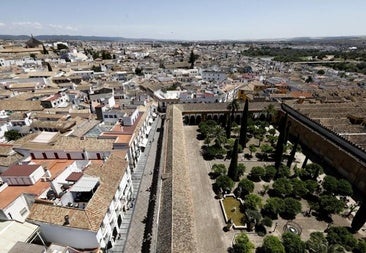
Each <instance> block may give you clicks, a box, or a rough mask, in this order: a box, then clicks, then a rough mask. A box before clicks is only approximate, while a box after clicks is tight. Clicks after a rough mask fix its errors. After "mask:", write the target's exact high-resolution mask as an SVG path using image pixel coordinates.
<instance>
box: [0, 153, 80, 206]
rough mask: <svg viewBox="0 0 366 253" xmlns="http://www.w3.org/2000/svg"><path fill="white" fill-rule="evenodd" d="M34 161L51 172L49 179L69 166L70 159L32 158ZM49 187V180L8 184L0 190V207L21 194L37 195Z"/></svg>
mask: <svg viewBox="0 0 366 253" xmlns="http://www.w3.org/2000/svg"><path fill="white" fill-rule="evenodd" d="M32 162H34V163H36V164H37V165H36V166H40V165H42V166H43V168H45V169H48V170H49V171H50V173H51V179H54V178H55V177H57V176H58V175H59V174H60V173H61V172H62V171H64V169H65V168H66V167H67V166H69V165H70V164H71V163H72V162H73V161H72V160H32ZM49 187H50V183H49V182H42V181H38V182H37V183H35V184H34V185H28V186H26V185H25V186H23V185H15V186H8V187H7V188H5V189H4V190H3V191H1V192H0V209H3V208H5V207H7V206H8V205H9V204H10V203H12V202H13V201H14V200H15V199H16V198H18V197H19V196H20V195H21V194H23V193H24V194H31V195H35V196H38V195H40V194H41V193H42V192H44V191H45V190H46V189H48V188H49Z"/></svg>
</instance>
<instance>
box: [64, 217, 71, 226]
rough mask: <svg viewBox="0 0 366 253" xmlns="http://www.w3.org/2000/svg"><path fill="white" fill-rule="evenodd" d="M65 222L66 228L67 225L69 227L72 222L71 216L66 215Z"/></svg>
mask: <svg viewBox="0 0 366 253" xmlns="http://www.w3.org/2000/svg"><path fill="white" fill-rule="evenodd" d="M64 218H65V221H64V224H63V225H64V226H67V225H69V224H70V221H69V216H68V215H65V217H64Z"/></svg>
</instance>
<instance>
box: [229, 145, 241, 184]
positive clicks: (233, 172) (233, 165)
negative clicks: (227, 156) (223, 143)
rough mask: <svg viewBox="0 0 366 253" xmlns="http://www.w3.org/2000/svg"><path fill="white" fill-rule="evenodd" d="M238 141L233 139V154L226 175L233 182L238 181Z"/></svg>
mask: <svg viewBox="0 0 366 253" xmlns="http://www.w3.org/2000/svg"><path fill="white" fill-rule="evenodd" d="M238 145H239V142H238V139H235V143H234V147H233V153H232V155H231V161H230V166H229V169H228V173H227V175H228V176H229V177H230V178H231V179H232V180H233V181H239V175H238V174H239V173H238Z"/></svg>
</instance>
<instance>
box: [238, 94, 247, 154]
mask: <svg viewBox="0 0 366 253" xmlns="http://www.w3.org/2000/svg"><path fill="white" fill-rule="evenodd" d="M248 106H249V103H248V99H246V100H245V106H244V110H243V114H242V116H241V126H240V135H239V144H240V145H241V146H242V147H243V148H245V147H246V143H247V142H246V140H247V128H248V109H249V108H248Z"/></svg>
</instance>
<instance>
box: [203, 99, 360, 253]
mask: <svg viewBox="0 0 366 253" xmlns="http://www.w3.org/2000/svg"><path fill="white" fill-rule="evenodd" d="M234 102H237V101H233V102H232V103H231V104H229V107H228V117H227V118H226V121H225V122H215V121H205V122H202V123H201V124H200V125H199V129H198V131H199V134H198V136H197V137H198V139H199V140H201V141H202V144H203V145H202V149H201V150H202V152H201V153H202V156H203V157H204V159H206V160H207V162H209V163H210V164H211V169H212V170H211V173H210V174H209V176H210V178H211V180H212V185H213V187H212V189H213V191H214V192H215V194H216V197H217V198H219V199H222V198H223V197H224V196H225V195H226V194H233V195H234V196H235V197H236V198H240V199H242V200H243V202H244V204H243V205H242V204H241V202H240V201H239V200H237V199H236V198H234V197H231V198H223V200H222V202H223V203H225V205H224V210H225V213H226V215H227V219H226V222H227V223H229V222H233V223H234V224H236V223H238V222H240V221H241V222H242V223H243V225H245V227H246V229H245V230H242V231H241V232H240V233H239V234H237V235H236V236H235V238H234V239H233V245H232V247H231V248H230V249H229V251H230V252H254V249H255V248H257V250H261V251H260V252H314V253H315V252H324V253H326V252H366V243H365V241H364V240H363V239H361V238H359V237H357V236H356V235H355V234H354V232H355V230H354V229H353V228H352V226H351V225H350V224H351V219H352V217H353V215H354V214H355V211H357V210H358V208H359V203H358V202H357V201H355V200H354V195H355V194H354V192H353V188H352V185H351V184H350V183H349V182H348V181H347V180H345V179H343V178H342V177H340V176H339V175H331V174H329V173H327V171H328V169H329V168H325V169H324V168H323V167H322V166H321V165H319V164H317V163H314V162H311V161H310V160H308V159H307V158H306V156H305V155H304V154H302V152H301V145H300V144H299V141H298V138H296V137H292V142H290V141H289V139H290V136H288V128H289V127H290V126H289V124H287V116H286V115H282V117H280V116H276V112H275V111H274V110H273V108H272V107H270V108H266V110H265V111H264V112H263V113H261V114H259V115H258V114H257V115H251V114H249V113H248V106H249V105H248V102H246V105H245V106H244V110H243V112H242V117H241V118H240V122H235V120H234V117H233V115H234V112H235V108H238V107H237V106H235V105H234ZM230 214H231V215H232V216H230ZM229 216H230V217H229ZM228 220H229V222H228ZM352 225H353V224H352ZM223 226H224V227H230V224H223ZM352 232H353V233H352Z"/></svg>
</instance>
